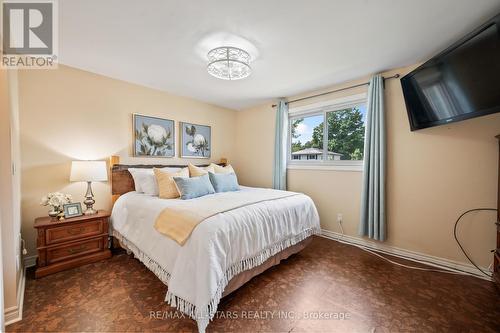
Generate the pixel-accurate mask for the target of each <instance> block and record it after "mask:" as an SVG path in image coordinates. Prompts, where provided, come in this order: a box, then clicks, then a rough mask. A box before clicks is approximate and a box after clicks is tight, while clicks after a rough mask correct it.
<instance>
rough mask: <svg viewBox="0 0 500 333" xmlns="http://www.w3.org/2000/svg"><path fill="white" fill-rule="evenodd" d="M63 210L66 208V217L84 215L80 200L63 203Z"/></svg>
mask: <svg viewBox="0 0 500 333" xmlns="http://www.w3.org/2000/svg"><path fill="white" fill-rule="evenodd" d="M63 210H64V217H65V218H67V219H68V218H71V217H77V216H82V215H83V213H82V204H81V203H79V202H73V203H69V204H65V205H63Z"/></svg>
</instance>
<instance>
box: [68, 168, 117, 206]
mask: <svg viewBox="0 0 500 333" xmlns="http://www.w3.org/2000/svg"><path fill="white" fill-rule="evenodd" d="M69 180H70V181H72V182H87V193H86V194H85V200H84V201H83V203H84V204H85V206H87V209H86V210H85V212H83V214H85V215H93V214H96V213H97V211H96V210H95V209H94V208H93V206H94V203H95V200H94V193H92V185H91V184H92V182H105V181H107V180H108V170H107V169H106V162H105V161H73V162H72V163H71V176H70V179H69Z"/></svg>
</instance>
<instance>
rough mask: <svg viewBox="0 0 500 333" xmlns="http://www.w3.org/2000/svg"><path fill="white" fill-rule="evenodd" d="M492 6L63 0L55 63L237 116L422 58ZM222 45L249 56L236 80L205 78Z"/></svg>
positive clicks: (478, 0)
mask: <svg viewBox="0 0 500 333" xmlns="http://www.w3.org/2000/svg"><path fill="white" fill-rule="evenodd" d="M499 12H500V0H418V1H416V0H312V1H311V0H309V1H306V0H288V1H286V0H279V1H278V0H248V1H238V0H232V1H230V0H198V1H194V0H167V1H165V0H163V1H161V0H148V1H138V0H135V1H132V0H127V1H124V0H106V1H103V0H63V1H59V16H60V20H59V27H60V28H59V30H60V40H59V49H60V57H59V59H60V62H61V63H63V64H66V65H69V66H73V67H76V68H80V69H84V70H87V71H91V72H95V73H98V74H102V75H105V76H109V77H112V78H116V79H121V80H124V81H128V82H133V83H137V84H141V85H144V86H148V87H152V88H156V89H160V90H164V91H168V92H170V93H174V94H178V95H183V96H189V97H192V98H195V99H198V100H201V101H205V102H209V103H212V104H216V105H220V106H225V107H228V108H232V109H243V108H246V107H250V106H253V105H257V104H261V103H263V102H267V101H269V100H271V99H274V98H277V97H280V96H292V95H294V94H298V93H302V92H306V91H311V90H314V89H317V88H321V87H325V86H328V85H332V84H335V83H340V82H344V81H347V80H350V79H354V78H358V77H361V76H364V75H367V74H370V73H374V72H378V71H383V70H387V69H391V68H395V67H399V66H404V65H410V64H413V63H416V62H419V61H422V60H426V59H428V58H429V57H430V56H432V55H433V54H435V53H436V52H438V51H440V50H442V49H443V48H446V47H447V46H448V45H449V44H450V43H452V42H453V41H455V40H456V39H457V38H460V37H461V36H463V35H464V34H466V33H467V32H469V31H470V30H472V29H473V28H475V27H476V26H477V25H480V24H481V23H483V22H484V21H485V20H487V19H489V18H490V17H492V16H494V15H495V14H497V13H499ZM223 44H231V45H234V46H240V47H243V48H245V49H246V50H248V51H250V52H251V53H252V55H253V56H254V57H255V60H254V61H253V62H252V68H253V73H252V75H251V76H250V77H249V78H247V79H244V80H240V81H223V80H219V79H216V78H214V77H212V76H210V75H209V74H208V73H207V71H206V68H205V67H206V58H205V56H206V53H207V52H208V50H209V49H211V48H213V47H217V46H221V45H223Z"/></svg>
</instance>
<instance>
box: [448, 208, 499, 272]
mask: <svg viewBox="0 0 500 333" xmlns="http://www.w3.org/2000/svg"><path fill="white" fill-rule="evenodd" d="M485 210H488V211H495V212H496V211H497V209H496V208H474V209H469V210H468V211H466V212H464V213H463V214H462V215H460V216H459V217H458V219H457V220H456V222H455V227H454V228H453V237H455V241H456V242H457V244H458V246H459V247H460V250H462V253H463V254H464V255H465V256H466V257H467V259H468V260H469V261H470V263H471V264H473V265H474V267H476V268H477V269H478V270H479V271H480V272H481V273H483V274H484V275H486V276H488V277H491V274H488V273H486V272H485V271H483V270H482V269H481V268H479V266H478V265H476V263H475V262H474V261H473V260H472V259H471V258H470V257H469V255H468V254H467V252H465V249H464V248H463V246H462V244H460V241H459V240H458V237H457V226H458V222H460V219H461V218H462V217H464V216H465V215H467V214H468V213H470V212H476V211H485Z"/></svg>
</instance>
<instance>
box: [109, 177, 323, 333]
mask: <svg viewBox="0 0 500 333" xmlns="http://www.w3.org/2000/svg"><path fill="white" fill-rule="evenodd" d="M242 191H274V190H270V189H260V188H250V187H242ZM213 196H218V197H220V200H224V198H227V197H230V196H231V192H225V193H216V194H213ZM179 200H180V199H170V200H165V199H160V198H158V197H152V196H148V195H145V194H139V193H136V192H129V193H127V194H125V195H122V196H121V197H120V198H119V199H118V200H117V201H116V203H115V205H114V207H113V212H112V215H111V222H112V228H113V229H114V230H113V234H114V235H115V236H116V237H117V238H119V239H120V240H121V241H122V242H123V243H124V245H125V246H127V247H129V249H130V250H132V252H134V254H135V255H136V257H137V258H138V259H139V260H141V261H142V262H143V263H144V264H145V265H146V266H147V267H148V268H149V269H150V270H151V271H153V272H154V273H155V274H156V275H157V276H158V277H159V278H160V279H161V280H162V281H163V282H164V283H165V284H168V292H167V295H166V301H167V302H168V303H169V304H170V305H172V306H175V307H177V309H178V310H179V311H181V312H183V313H185V314H187V315H189V316H190V317H192V318H193V319H196V320H197V322H198V328H199V330H200V331H204V330H205V328H206V326H207V325H208V321H209V319H211V318H212V317H213V315H214V314H215V312H216V311H217V305H218V304H219V301H220V298H221V296H222V293H223V291H224V288H225V287H226V285H227V283H228V282H229V280H231V278H232V277H234V276H235V275H237V274H239V273H240V272H242V271H245V270H248V269H251V268H253V267H255V266H258V265H260V264H262V263H263V262H264V261H265V260H267V259H268V258H269V257H271V256H273V255H275V254H276V253H278V252H280V251H281V250H283V249H284V248H287V247H289V246H292V245H294V244H296V243H298V242H300V241H302V240H303V239H305V238H307V237H308V236H310V235H312V234H317V233H319V232H320V225H319V217H318V213H317V210H316V207H315V206H314V203H313V201H312V200H311V199H310V198H309V197H308V196H306V195H303V194H300V195H295V196H290V197H285V198H281V199H277V200H271V201H264V202H259V203H256V204H253V205H249V206H245V207H241V208H237V209H235V210H232V211H229V212H225V213H221V214H217V215H215V216H212V217H210V218H208V219H207V220H205V221H203V222H202V223H200V224H199V225H198V226H197V227H196V228H195V230H194V231H193V233H192V235H191V237H190V238H189V239H188V240H187V242H186V243H185V244H184V246H180V245H179V244H177V243H176V242H175V241H173V240H172V239H170V238H168V237H166V236H164V235H162V234H160V233H159V232H157V231H156V230H155V229H154V226H153V225H154V222H155V219H156V217H157V216H158V214H159V213H160V212H161V211H162V210H163V209H164V208H165V207H168V206H172V205H176V203H178V202H179ZM191 200H199V201H202V200H204V197H201V198H196V199H191Z"/></svg>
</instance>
